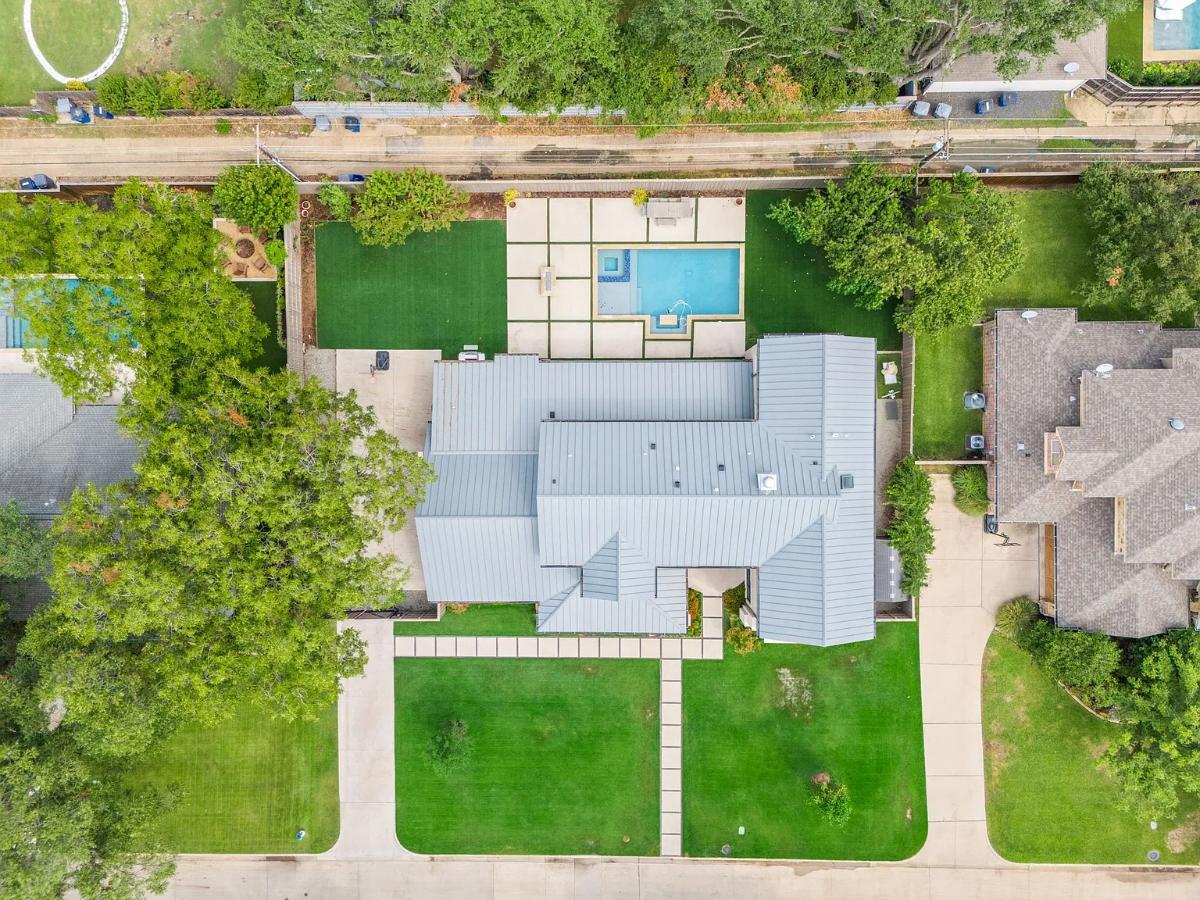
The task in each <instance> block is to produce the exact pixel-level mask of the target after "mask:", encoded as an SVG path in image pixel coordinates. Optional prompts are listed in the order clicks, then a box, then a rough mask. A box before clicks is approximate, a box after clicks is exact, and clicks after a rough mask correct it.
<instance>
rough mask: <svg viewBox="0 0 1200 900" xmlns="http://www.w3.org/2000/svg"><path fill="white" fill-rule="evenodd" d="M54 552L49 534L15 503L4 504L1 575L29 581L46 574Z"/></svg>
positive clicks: (0, 509)
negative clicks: (31, 578)
mask: <svg viewBox="0 0 1200 900" xmlns="http://www.w3.org/2000/svg"><path fill="white" fill-rule="evenodd" d="M53 548H54V544H53V542H52V541H51V540H50V537H49V535H48V534H47V533H46V530H45V529H44V528H42V527H41V526H40V525H38V524H37V523H36V522H34V521H33V520H32V519H31V518H29V516H27V515H25V514H24V513H23V512H21V510H20V508H19V507H18V506H17V503H16V501H15V500H10V501H9V502H8V503H0V575H3V576H6V577H8V578H29V577H30V576H33V575H41V574H44V573H45V572H46V571H47V570H48V569H49V567H50V553H51V551H52V550H53Z"/></svg>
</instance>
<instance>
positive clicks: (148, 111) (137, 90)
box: [129, 75, 166, 119]
mask: <svg viewBox="0 0 1200 900" xmlns="http://www.w3.org/2000/svg"><path fill="white" fill-rule="evenodd" d="M164 108H166V104H164V103H163V85H162V82H161V81H160V80H159V77H158V76H157V75H140V76H138V77H136V78H130V79H129V109H130V110H131V111H133V112H134V113H136V114H137V115H139V116H146V117H147V118H151V119H153V118H157V117H158V116H160V115H161V114H162V111H163V109H164Z"/></svg>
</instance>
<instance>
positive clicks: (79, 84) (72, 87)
mask: <svg viewBox="0 0 1200 900" xmlns="http://www.w3.org/2000/svg"><path fill="white" fill-rule="evenodd" d="M63 88H64V89H65V90H68V91H86V90H87V82H86V81H80V80H79V79H78V78H72V79H70V80H69V81H68V82H67V83H66V84H64V85H63Z"/></svg>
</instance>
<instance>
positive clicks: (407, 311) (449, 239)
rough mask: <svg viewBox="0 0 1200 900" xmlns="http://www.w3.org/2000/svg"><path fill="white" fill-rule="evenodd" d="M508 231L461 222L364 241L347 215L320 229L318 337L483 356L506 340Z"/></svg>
mask: <svg viewBox="0 0 1200 900" xmlns="http://www.w3.org/2000/svg"><path fill="white" fill-rule="evenodd" d="M505 271H506V260H505V232H504V223H503V222H499V221H475V222H459V223H457V224H455V225H453V226H452V227H451V228H450V230H449V231H439V232H433V233H429V234H423V233H417V234H414V235H413V236H412V237H410V238H409V239H408V241H407V242H406V243H404V244H403V245H401V246H399V247H366V246H364V245H363V244H361V243H359V240H358V237H357V235H355V233H354V229H353V228H352V227H351V226H350V225H349V224H347V223H345V222H331V223H328V224H325V225H322V226H321V227H320V228H318V229H317V344H318V346H320V347H323V348H328V349H337V348H358V349H376V348H379V349H396V350H441V351H442V355H443V357H445V358H448V359H454V358H455V357H456V356H457V355H458V352H459V351H460V350H462V348H463V344H478V345H479V348H480V349H481V350H483V351H484V352H485V353H487V354H488V356H492V355H493V354H495V353H503V352H505V351H506V350H507V343H508V311H507V306H506V304H507V300H506V296H507V293H506V283H505Z"/></svg>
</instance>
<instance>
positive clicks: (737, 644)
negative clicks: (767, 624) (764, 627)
mask: <svg viewBox="0 0 1200 900" xmlns="http://www.w3.org/2000/svg"><path fill="white" fill-rule="evenodd" d="M725 642H726V643H727V644H729V646H730V647H732V648H733V652H734V653H737V654H738V655H739V656H746V655H747V654H750V653H753V652H754V651H755V650H758V649H760V648H761V647H762V645H763V642H762V638H760V637H759V636H758V635H757V634H755V633H754V629H753V628H747V627H746V626H745V625H730V626H729V627H728V628H726V629H725Z"/></svg>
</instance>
